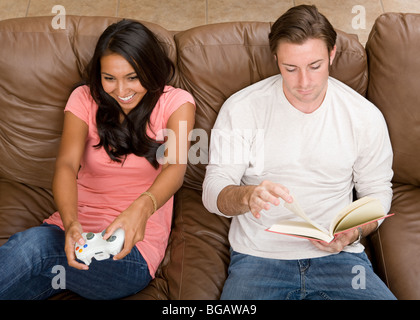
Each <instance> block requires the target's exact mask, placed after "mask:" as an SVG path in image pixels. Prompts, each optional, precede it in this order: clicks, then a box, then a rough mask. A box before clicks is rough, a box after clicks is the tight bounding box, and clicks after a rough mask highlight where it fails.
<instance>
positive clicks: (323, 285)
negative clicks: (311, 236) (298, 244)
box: [221, 251, 395, 300]
mask: <svg viewBox="0 0 420 320" xmlns="http://www.w3.org/2000/svg"><path fill="white" fill-rule="evenodd" d="M221 298H222V299H225V300H228V299H238V300H253V299H255V300H256V299H263V300H275V299H281V300H299V299H308V300H309V299H312V300H335V299H337V300H338V299H346V300H356V299H357V300H359V299H360V300H369V299H373V300H382V299H385V300H391V299H392V300H394V299H395V297H394V295H393V294H392V293H391V292H390V291H389V289H388V288H387V286H386V285H385V284H384V283H383V282H382V281H381V280H380V278H379V277H378V276H377V275H376V274H375V273H374V272H373V270H372V266H371V263H370V261H369V259H368V258H367V256H366V254H365V253H364V252H363V253H347V252H341V253H339V254H333V255H330V256H326V257H322V258H315V259H303V260H277V259H266V258H259V257H255V256H250V255H246V254H241V253H238V252H235V251H231V263H230V266H229V276H228V279H227V280H226V283H225V285H224V288H223V293H222V297H221Z"/></svg>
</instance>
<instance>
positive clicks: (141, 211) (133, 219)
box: [104, 195, 154, 260]
mask: <svg viewBox="0 0 420 320" xmlns="http://www.w3.org/2000/svg"><path fill="white" fill-rule="evenodd" d="M153 212H154V204H153V202H152V200H151V199H150V198H149V197H148V196H145V195H142V196H140V197H139V198H137V200H136V201H134V202H133V203H132V204H131V205H130V206H129V207H128V208H127V209H126V210H125V211H123V212H121V214H120V215H119V216H118V217H117V218H116V219H115V220H114V221H113V222H112V223H111V224H110V225H109V226H108V228H107V229H106V231H105V234H104V239H105V240H106V239H108V238H109V237H110V236H111V235H112V234H113V233H114V232H115V231H116V230H117V229H119V228H121V229H123V230H124V232H125V239H124V246H123V248H122V250H121V252H120V253H118V254H117V255H115V256H114V260H120V259H123V258H124V257H125V256H126V255H127V254H129V253H130V252H131V249H133V247H134V246H135V244H136V243H137V242H139V241H142V240H143V239H144V234H145V231H146V224H147V220H148V219H149V218H150V216H151V215H152V214H153Z"/></svg>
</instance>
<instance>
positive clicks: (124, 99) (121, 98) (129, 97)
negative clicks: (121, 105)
mask: <svg viewBox="0 0 420 320" xmlns="http://www.w3.org/2000/svg"><path fill="white" fill-rule="evenodd" d="M134 95H135V93H133V94H132V95H131V96H128V97H125V98H123V97H120V96H118V99H120V100H122V101H128V100H130V99H131V98H132V97H134Z"/></svg>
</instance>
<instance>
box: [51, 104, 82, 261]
mask: <svg viewBox="0 0 420 320" xmlns="http://www.w3.org/2000/svg"><path fill="white" fill-rule="evenodd" d="M87 134H88V126H87V124H86V123H85V122H84V121H82V120H81V119H79V118H78V117H76V116H75V115H74V114H73V113H71V112H65V114H64V126H63V134H62V137H61V144H60V148H59V151H58V155H57V160H56V163H55V171H54V178H53V186H52V188H53V194H54V200H55V203H56V205H57V209H58V212H59V213H60V216H61V220H62V221H63V225H64V230H65V231H66V244H65V251H66V255H67V260H68V263H69V265H70V266H72V267H75V268H77V269H87V266H86V265H84V264H81V263H78V262H77V261H76V259H75V254H74V244H75V243H76V242H80V243H83V241H84V240H83V237H82V234H81V233H82V227H81V225H80V223H79V221H78V211H77V173H78V171H79V167H80V159H81V158H82V155H83V152H84V149H85V143H86V136H87Z"/></svg>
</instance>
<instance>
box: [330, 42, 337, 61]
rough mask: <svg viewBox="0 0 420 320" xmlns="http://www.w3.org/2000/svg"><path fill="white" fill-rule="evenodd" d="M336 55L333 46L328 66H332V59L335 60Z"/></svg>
mask: <svg viewBox="0 0 420 320" xmlns="http://www.w3.org/2000/svg"><path fill="white" fill-rule="evenodd" d="M336 53H337V46H336V45H334V48H333V49H332V50H331V52H330V66H331V65H332V63H333V61H334V58H335V54H336Z"/></svg>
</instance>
